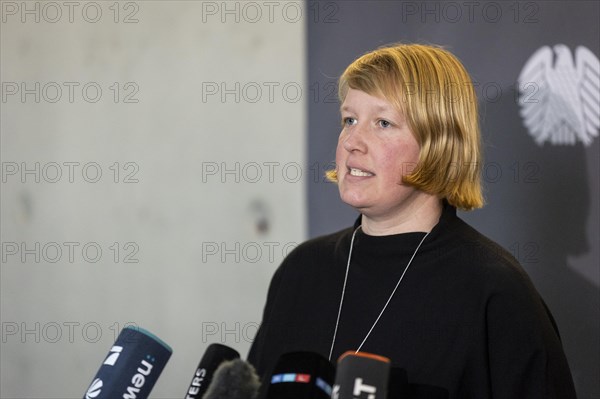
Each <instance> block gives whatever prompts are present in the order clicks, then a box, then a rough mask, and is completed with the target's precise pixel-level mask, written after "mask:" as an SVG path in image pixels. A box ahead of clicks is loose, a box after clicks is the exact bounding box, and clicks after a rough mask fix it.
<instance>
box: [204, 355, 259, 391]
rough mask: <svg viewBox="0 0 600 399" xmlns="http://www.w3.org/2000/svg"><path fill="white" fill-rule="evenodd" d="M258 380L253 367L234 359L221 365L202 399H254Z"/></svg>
mask: <svg viewBox="0 0 600 399" xmlns="http://www.w3.org/2000/svg"><path fill="white" fill-rule="evenodd" d="M259 388H260V380H259V378H258V375H257V374H256V370H255V369H254V367H253V366H252V365H251V364H250V363H248V362H246V361H244V360H242V359H235V360H229V361H225V362H223V363H221V365H220V366H219V368H218V369H217V371H216V372H215V375H214V377H213V379H212V382H211V383H210V386H209V387H208V390H207V391H206V394H205V395H204V397H203V399H255V398H256V397H257V395H258V389H259Z"/></svg>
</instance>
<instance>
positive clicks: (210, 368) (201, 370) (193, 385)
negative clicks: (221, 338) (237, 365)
mask: <svg viewBox="0 0 600 399" xmlns="http://www.w3.org/2000/svg"><path fill="white" fill-rule="evenodd" d="M239 357H240V354H239V353H238V352H237V351H236V350H235V349H232V348H230V347H228V346H225V345H221V344H210V345H209V346H208V348H207V349H206V352H204V356H202V359H201V360H200V363H199V364H198V367H197V368H196V372H195V373H194V376H193V377H192V382H190V386H189V388H188V390H187V392H186V396H185V399H200V398H202V396H204V394H205V393H206V390H207V389H208V386H209V385H210V382H211V381H212V378H213V375H214V374H215V371H216V370H217V368H218V367H219V365H220V364H221V363H223V362H225V361H227V360H233V359H238V358H239Z"/></svg>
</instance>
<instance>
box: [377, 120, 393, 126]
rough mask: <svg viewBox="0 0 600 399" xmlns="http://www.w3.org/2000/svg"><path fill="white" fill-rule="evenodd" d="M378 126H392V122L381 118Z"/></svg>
mask: <svg viewBox="0 0 600 399" xmlns="http://www.w3.org/2000/svg"><path fill="white" fill-rule="evenodd" d="M379 126H381V127H383V128H388V127H390V126H392V124H391V123H389V122H388V121H386V120H383V119H382V120H380V121H379Z"/></svg>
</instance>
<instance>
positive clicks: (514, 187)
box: [469, 89, 600, 399]
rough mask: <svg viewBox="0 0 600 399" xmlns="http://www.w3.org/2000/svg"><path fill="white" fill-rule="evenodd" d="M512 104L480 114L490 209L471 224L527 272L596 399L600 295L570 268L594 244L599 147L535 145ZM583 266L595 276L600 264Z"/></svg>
mask: <svg viewBox="0 0 600 399" xmlns="http://www.w3.org/2000/svg"><path fill="white" fill-rule="evenodd" d="M509 91H510V89H507V91H506V92H509ZM511 94H514V93H511ZM514 98H515V97H514V96H508V95H507V96H504V98H502V100H500V101H498V102H495V103H489V102H488V103H486V104H484V105H483V107H482V115H483V118H482V119H483V122H482V130H483V134H484V145H485V155H486V160H485V165H486V167H485V168H484V171H485V172H487V174H486V173H484V180H485V182H486V197H487V199H488V201H489V202H490V203H489V204H488V205H487V206H486V208H484V210H483V211H481V213H479V214H478V215H477V218H478V221H477V222H473V224H476V225H477V224H478V225H481V221H482V220H484V224H483V225H482V226H486V225H487V226H488V227H487V229H488V230H490V229H493V230H494V234H490V236H492V237H493V238H494V239H495V240H496V241H498V242H499V243H501V244H502V245H503V246H505V247H507V248H508V249H509V250H510V251H511V252H512V253H513V254H514V255H515V256H516V257H517V258H518V260H519V261H520V262H521V264H522V265H523V267H524V268H525V269H526V270H527V272H528V273H529V275H530V276H531V278H532V280H533V281H534V283H535V285H536V287H537V288H538V291H539V292H540V294H541V295H542V296H543V298H544V300H545V301H546V303H547V305H548V307H549V308H550V309H551V311H552V313H553V315H554V317H555V319H556V321H557V323H558V327H559V330H560V334H561V338H562V342H563V347H564V349H565V352H566V354H567V357H568V360H569V364H570V366H571V372H572V374H573V379H574V381H575V386H576V387H577V391H578V396H579V397H580V399H592V398H595V399H597V398H600V382H599V380H598V375H600V322H599V320H600V316H599V309H600V289H599V288H598V287H597V286H596V285H595V284H594V283H593V282H591V281H588V280H587V279H586V278H584V277H583V276H582V275H580V274H579V273H577V272H576V271H575V268H574V265H573V264H572V263H573V258H574V257H580V256H582V255H585V254H587V253H589V252H590V251H591V246H592V245H594V246H595V245H597V243H594V242H593V240H592V239H591V238H590V237H588V233H587V231H588V229H587V227H588V223H593V219H594V218H597V215H595V216H594V214H595V212H594V208H592V207H593V206H595V207H596V208H597V206H598V204H597V202H598V199H597V198H596V197H595V196H592V193H591V190H590V186H589V185H590V182H591V180H590V179H591V178H590V176H589V174H588V167H587V162H586V157H589V156H597V154H598V150H597V148H598V140H597V139H596V141H595V142H594V143H593V144H592V147H591V148H585V147H584V146H583V145H582V144H581V143H577V144H576V145H574V146H555V145H552V144H549V143H544V144H543V145H542V146H540V145H537V144H536V143H535V141H534V139H533V138H532V137H531V136H530V135H529V134H528V132H527V130H526V128H525V127H524V126H523V124H522V121H521V118H520V116H519V107H518V104H517V102H516V101H515V100H514ZM500 127H501V128H502V129H503V130H502V131H500V130H497V129H499V128H500ZM592 148H595V149H596V150H595V152H594V151H592ZM591 154H596V155H591ZM498 171H500V173H501V177H500V178H499V177H498ZM592 173H597V171H596V172H592ZM488 211H489V212H488ZM596 211H597V210H596ZM492 215H493V216H492ZM469 219H470V218H469ZM486 219H487V220H486ZM499 221H500V222H499ZM498 224H504V226H499V225H498ZM485 229H486V228H481V230H485ZM577 266H578V267H582V265H577ZM583 267H585V268H589V269H590V271H592V272H594V273H596V272H597V269H598V264H597V259H596V261H593V260H592V261H590V262H589V263H588V264H585V265H583Z"/></svg>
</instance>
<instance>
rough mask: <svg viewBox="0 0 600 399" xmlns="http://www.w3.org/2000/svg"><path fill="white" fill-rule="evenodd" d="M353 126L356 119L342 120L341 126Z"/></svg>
mask: <svg viewBox="0 0 600 399" xmlns="http://www.w3.org/2000/svg"><path fill="white" fill-rule="evenodd" d="M355 124H356V119H354V118H350V117H348V118H344V120H343V125H344V126H352V125H355Z"/></svg>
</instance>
